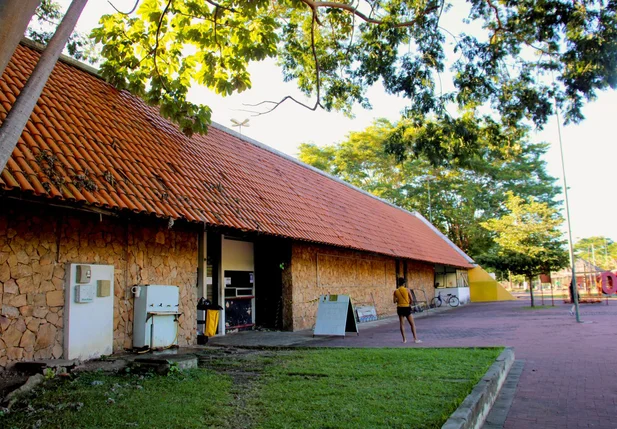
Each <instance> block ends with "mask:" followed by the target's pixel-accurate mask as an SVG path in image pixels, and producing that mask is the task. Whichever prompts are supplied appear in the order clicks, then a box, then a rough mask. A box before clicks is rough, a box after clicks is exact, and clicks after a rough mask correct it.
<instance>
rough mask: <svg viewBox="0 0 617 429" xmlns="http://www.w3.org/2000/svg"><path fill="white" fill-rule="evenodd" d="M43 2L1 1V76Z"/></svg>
mask: <svg viewBox="0 0 617 429" xmlns="http://www.w3.org/2000/svg"><path fill="white" fill-rule="evenodd" d="M39 4H41V0H0V76H2V73H3V72H4V69H5V68H6V66H7V64H8V63H9V61H11V57H12V56H13V52H15V48H17V45H18V44H19V41H20V40H21V38H22V37H24V33H25V32H26V29H27V28H28V24H29V23H30V20H31V19H32V16H34V12H35V11H36V8H37V7H38V6H39Z"/></svg>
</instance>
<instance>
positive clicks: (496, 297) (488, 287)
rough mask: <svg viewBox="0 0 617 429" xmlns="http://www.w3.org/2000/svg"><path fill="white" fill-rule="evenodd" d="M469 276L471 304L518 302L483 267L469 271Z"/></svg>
mask: <svg viewBox="0 0 617 429" xmlns="http://www.w3.org/2000/svg"><path fill="white" fill-rule="evenodd" d="M468 275H469V295H470V298H471V302H486V301H512V300H516V298H514V297H513V296H512V294H511V293H510V292H508V291H507V290H505V289H504V287H503V286H502V285H500V284H499V283H498V282H497V280H495V279H494V278H492V277H491V276H490V275H489V274H488V273H487V272H486V271H484V270H483V269H482V267H480V266H477V267H475V268H473V269H471V270H469V271H468Z"/></svg>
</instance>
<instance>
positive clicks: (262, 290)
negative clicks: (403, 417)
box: [254, 238, 291, 330]
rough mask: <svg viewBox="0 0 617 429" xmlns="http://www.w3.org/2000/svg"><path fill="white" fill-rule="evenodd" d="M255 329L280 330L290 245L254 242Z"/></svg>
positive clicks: (280, 241)
mask: <svg viewBox="0 0 617 429" xmlns="http://www.w3.org/2000/svg"><path fill="white" fill-rule="evenodd" d="M254 243H255V325H256V327H257V329H273V330H281V329H282V328H283V270H284V269H285V268H286V267H287V265H288V264H289V261H290V260H291V243H290V242H289V241H288V240H284V239H277V238H261V239H258V240H255V242H254Z"/></svg>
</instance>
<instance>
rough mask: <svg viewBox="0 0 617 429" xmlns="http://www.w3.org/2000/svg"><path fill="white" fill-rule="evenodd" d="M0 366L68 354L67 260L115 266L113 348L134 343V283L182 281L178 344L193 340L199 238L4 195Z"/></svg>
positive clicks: (155, 224) (156, 224) (163, 226)
mask: <svg viewBox="0 0 617 429" xmlns="http://www.w3.org/2000/svg"><path fill="white" fill-rule="evenodd" d="M0 203H1V204H2V212H1V213H0V304H1V305H2V316H0V334H1V336H0V366H7V364H11V363H12V362H15V361H19V360H31V359H41V358H60V357H62V354H63V325H64V288H65V282H66V279H65V268H66V265H67V263H90V264H110V265H114V267H115V272H114V278H115V284H114V295H115V298H114V344H113V347H114V352H118V351H122V350H123V349H124V348H130V347H132V331H133V299H132V294H131V293H130V288H131V287H132V286H133V285H135V284H148V283H152V284H172V285H176V286H179V287H180V301H181V302H180V311H181V312H183V313H184V314H183V316H182V317H181V318H180V332H179V336H178V341H179V344H181V345H186V344H193V343H194V340H195V333H194V326H195V310H194V309H195V308H196V300H197V294H196V273H197V248H198V243H197V240H198V236H197V232H196V230H195V229H192V228H189V227H186V226H185V227H180V226H174V227H173V228H171V229H168V228H167V222H163V221H160V220H154V219H149V218H138V219H137V220H133V221H129V220H128V219H119V218H114V217H108V216H101V215H98V214H90V213H85V212H79V211H76V210H68V209H59V208H52V207H48V206H44V205H35V204H32V205H31V204H28V203H23V202H18V201H13V200H0Z"/></svg>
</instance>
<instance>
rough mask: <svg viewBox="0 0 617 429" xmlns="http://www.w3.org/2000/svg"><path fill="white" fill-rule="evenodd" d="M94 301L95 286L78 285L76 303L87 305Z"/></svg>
mask: <svg viewBox="0 0 617 429" xmlns="http://www.w3.org/2000/svg"><path fill="white" fill-rule="evenodd" d="M92 301H94V285H76V286H75V302H76V303H78V304H86V303H89V302H92Z"/></svg>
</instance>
